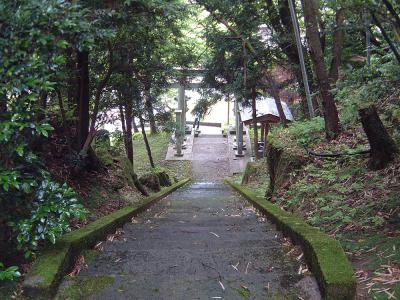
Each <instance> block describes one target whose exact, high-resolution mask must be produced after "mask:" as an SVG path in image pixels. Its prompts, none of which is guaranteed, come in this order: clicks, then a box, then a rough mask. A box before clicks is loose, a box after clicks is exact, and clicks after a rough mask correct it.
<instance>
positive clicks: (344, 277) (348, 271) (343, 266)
mask: <svg viewBox="0 0 400 300" xmlns="http://www.w3.org/2000/svg"><path fill="white" fill-rule="evenodd" d="M227 183H228V184H230V185H231V186H232V187H233V188H235V189H236V190H238V191H239V192H240V193H241V194H242V195H243V196H244V197H246V198H247V199H249V200H250V201H251V202H252V203H253V204H254V205H255V206H256V207H257V208H259V209H261V210H262V211H263V212H264V213H265V214H266V215H267V216H268V217H269V218H270V219H271V221H273V222H274V223H276V224H277V227H278V228H279V229H280V230H282V231H283V232H284V233H286V234H287V235H289V236H290V237H291V238H292V239H293V240H294V241H295V242H296V243H298V244H300V245H301V246H302V247H303V250H304V254H305V257H306V259H307V261H308V264H309V266H310V267H311V270H312V271H313V273H314V275H315V276H316V278H317V281H318V283H319V285H320V287H321V289H322V291H323V294H324V297H325V299H353V298H354V294H355V288H356V279H355V276H354V273H353V270H352V268H351V265H350V263H349V261H348V260H347V257H346V255H345V253H344V251H343V249H342V247H341V245H340V244H339V242H338V241H336V240H334V239H333V238H331V237H330V236H328V235H326V234H324V233H322V232H321V231H319V230H318V229H317V228H315V227H311V226H310V225H308V224H307V223H306V222H304V221H303V220H302V219H300V218H298V217H296V216H293V215H291V214H290V213H287V212H285V211H283V210H282V209H281V208H280V207H279V206H277V205H274V204H273V203H271V202H268V201H266V200H265V199H263V198H261V197H259V196H257V195H256V194H255V193H254V192H252V191H249V190H248V189H246V188H245V187H243V186H240V185H238V184H235V183H232V182H230V181H228V180H227Z"/></svg>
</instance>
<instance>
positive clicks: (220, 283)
mask: <svg viewBox="0 0 400 300" xmlns="http://www.w3.org/2000/svg"><path fill="white" fill-rule="evenodd" d="M218 282H219V285H220V286H221V288H222V290H223V291H224V292H225V287H224V285H223V284H222V282H221V281H218Z"/></svg>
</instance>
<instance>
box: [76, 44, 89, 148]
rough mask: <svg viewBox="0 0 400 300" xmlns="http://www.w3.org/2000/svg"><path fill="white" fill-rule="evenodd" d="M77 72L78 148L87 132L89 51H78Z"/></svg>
mask: <svg viewBox="0 0 400 300" xmlns="http://www.w3.org/2000/svg"><path fill="white" fill-rule="evenodd" d="M77 58H78V74H79V95H78V102H77V105H78V124H77V135H78V148H79V149H81V148H82V147H83V144H84V143H85V141H86V138H87V136H88V133H89V53H88V52H87V51H82V52H81V51H78V52H77Z"/></svg>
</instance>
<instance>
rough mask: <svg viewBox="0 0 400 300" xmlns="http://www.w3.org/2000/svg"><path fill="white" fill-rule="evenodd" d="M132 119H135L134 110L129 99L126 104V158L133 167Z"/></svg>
mask: <svg viewBox="0 0 400 300" xmlns="http://www.w3.org/2000/svg"><path fill="white" fill-rule="evenodd" d="M132 119H133V108H132V103H131V101H130V99H129V98H128V99H127V102H126V104H125V121H126V156H127V157H128V159H129V160H130V162H131V163H132V165H133V141H132Z"/></svg>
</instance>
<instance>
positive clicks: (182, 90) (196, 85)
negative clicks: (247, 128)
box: [170, 69, 244, 157]
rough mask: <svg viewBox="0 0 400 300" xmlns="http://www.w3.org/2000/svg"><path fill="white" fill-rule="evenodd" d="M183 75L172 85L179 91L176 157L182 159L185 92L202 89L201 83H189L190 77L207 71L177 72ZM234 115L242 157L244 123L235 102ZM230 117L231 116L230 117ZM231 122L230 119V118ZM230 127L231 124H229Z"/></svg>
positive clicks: (185, 105) (238, 152)
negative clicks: (188, 89)
mask: <svg viewBox="0 0 400 300" xmlns="http://www.w3.org/2000/svg"><path fill="white" fill-rule="evenodd" d="M177 71H179V72H181V73H182V76H181V78H180V80H179V81H178V82H174V83H172V84H171V85H170V87H172V88H177V89H178V109H176V110H175V118H176V121H177V128H176V131H175V137H176V153H175V154H174V155H175V156H178V157H181V156H183V153H182V146H183V142H184V136H185V130H186V108H187V103H186V99H185V90H186V89H187V88H190V89H196V88H200V87H201V84H200V83H194V82H189V83H188V82H187V77H188V76H202V75H203V73H204V71H205V70H202V69H188V70H184V69H179V70H177ZM234 115H235V124H236V144H237V152H236V156H237V157H242V156H244V155H243V122H242V120H241V116H240V109H239V105H238V101H237V100H235V105H234ZM228 116H229V115H228ZM228 122H229V117H228ZM228 125H229V124H228Z"/></svg>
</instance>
